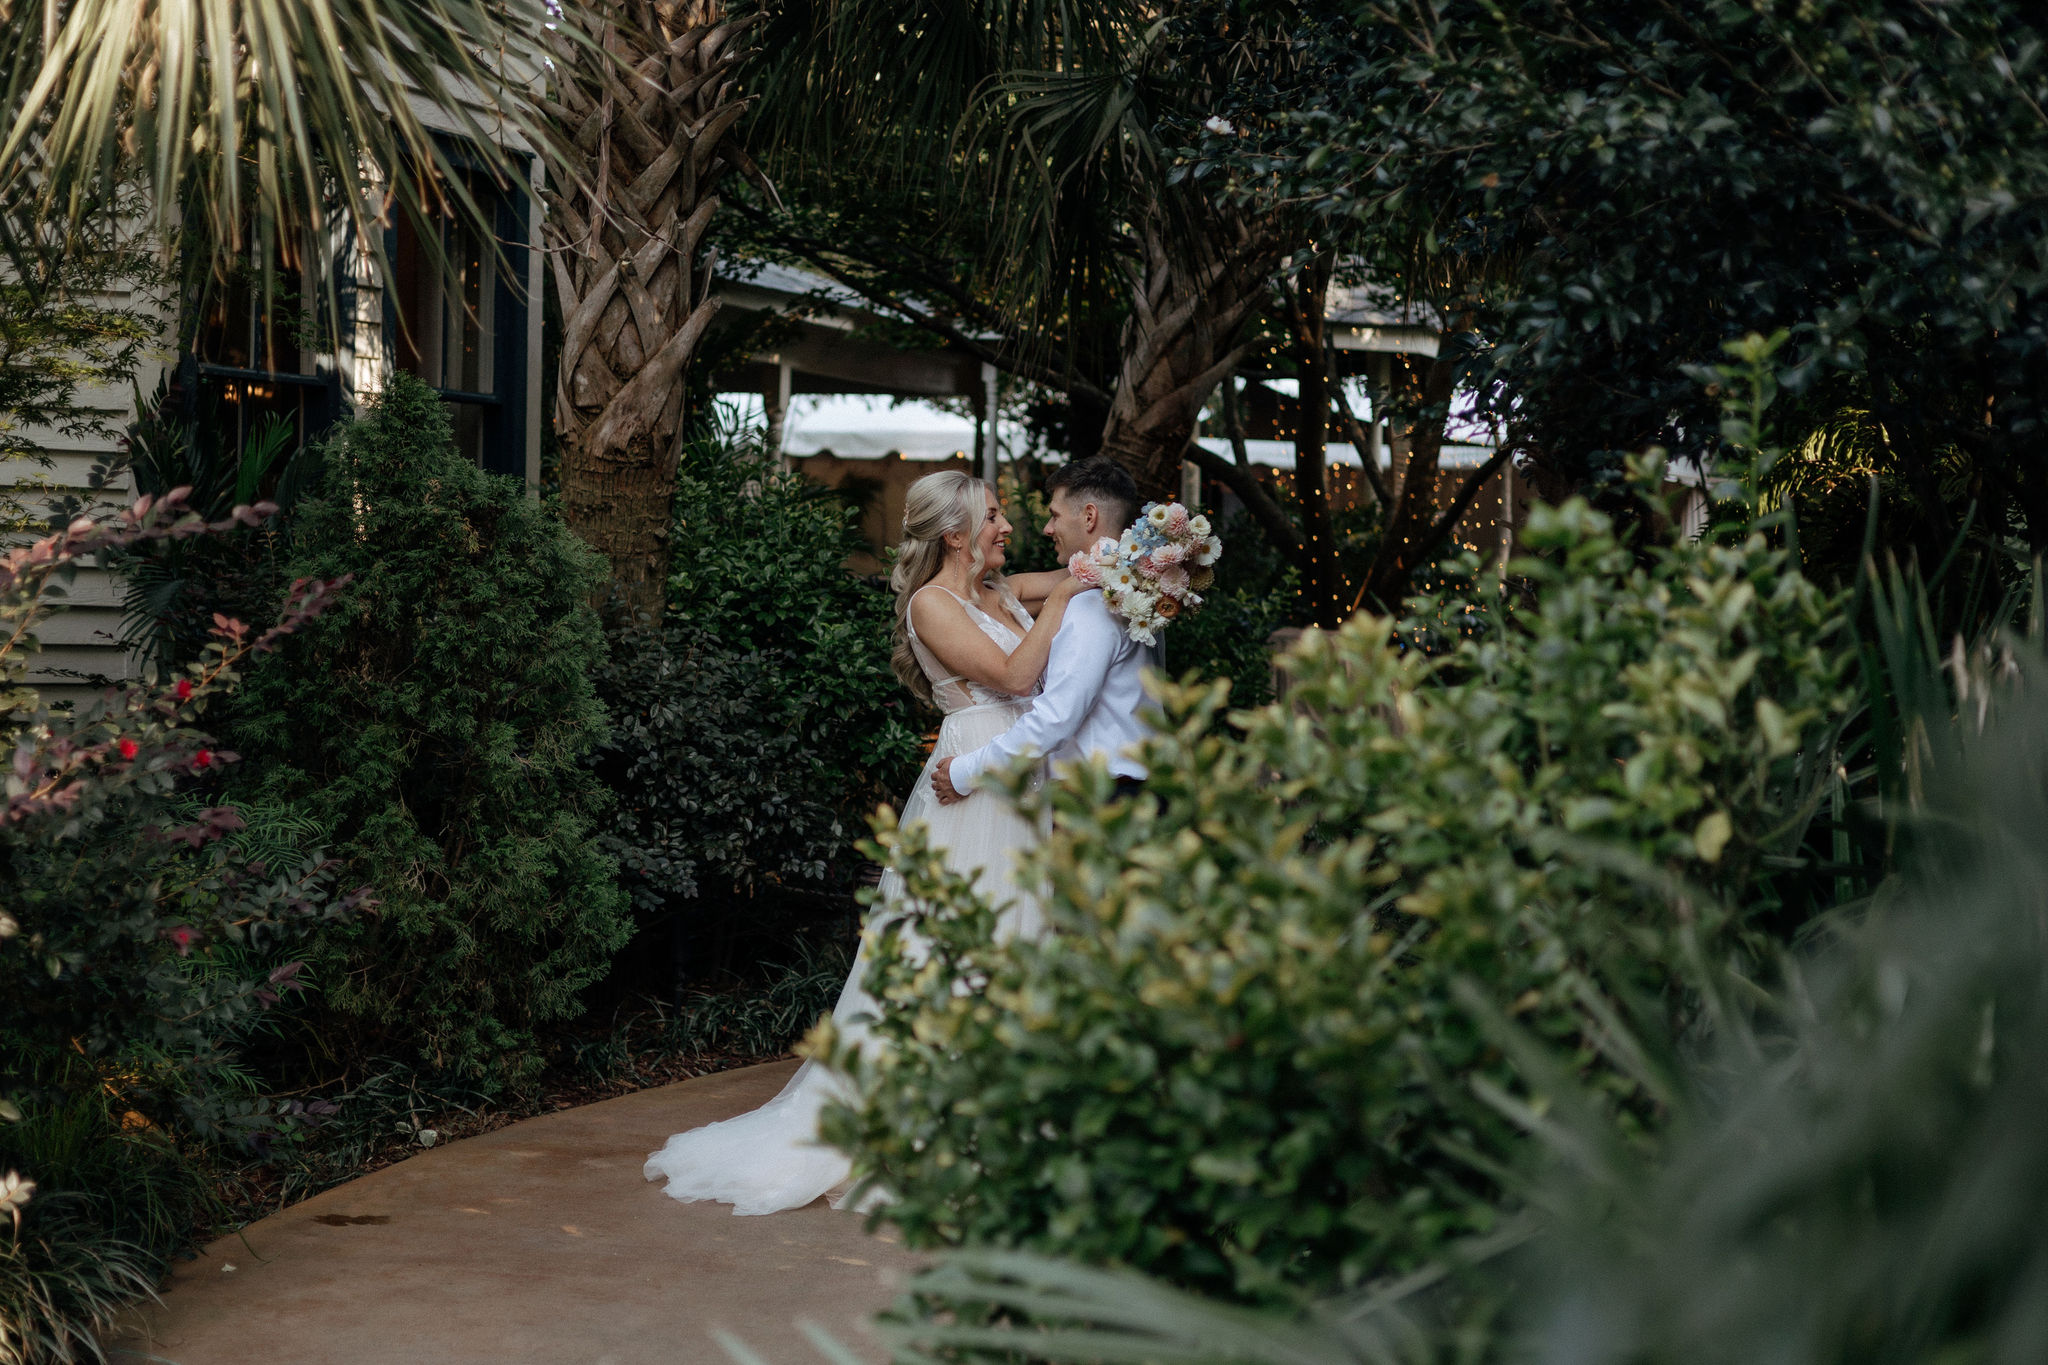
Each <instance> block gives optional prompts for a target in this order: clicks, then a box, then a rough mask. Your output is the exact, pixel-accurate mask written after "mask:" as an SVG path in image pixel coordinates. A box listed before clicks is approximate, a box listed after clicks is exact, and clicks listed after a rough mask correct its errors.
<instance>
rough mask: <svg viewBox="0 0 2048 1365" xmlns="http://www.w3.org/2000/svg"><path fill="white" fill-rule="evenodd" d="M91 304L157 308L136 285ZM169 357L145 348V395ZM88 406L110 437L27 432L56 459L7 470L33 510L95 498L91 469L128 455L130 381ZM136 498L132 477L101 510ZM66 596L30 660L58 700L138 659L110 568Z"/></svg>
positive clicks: (35, 676) (90, 389) (34, 675)
mask: <svg viewBox="0 0 2048 1365" xmlns="http://www.w3.org/2000/svg"><path fill="white" fill-rule="evenodd" d="M91 302H94V303H97V304H100V305H102V306H105V307H109V308H136V307H143V308H147V307H151V306H152V301H151V300H150V299H149V298H148V297H147V296H145V295H138V294H137V293H135V292H134V291H130V290H110V291H106V292H103V293H99V294H95V295H93V296H91ZM169 359H170V347H169V342H168V339H166V341H165V344H163V345H162V346H158V347H154V348H149V349H148V350H146V351H145V352H144V356H143V362H142V365H141V367H140V369H139V370H138V371H137V373H136V376H135V383H136V384H137V385H139V386H140V387H141V390H142V392H144V393H145V394H146V393H150V392H153V391H154V390H155V388H156V385H157V381H158V380H159V379H160V378H161V376H162V374H163V369H164V365H165V364H166V363H167V362H168V361H169ZM77 398H78V401H79V403H80V404H81V406H84V407H87V408H89V409H92V410H94V411H96V412H98V413H99V414H101V416H102V419H103V424H104V425H105V427H106V428H107V432H108V434H107V435H104V436H92V437H76V436H66V435H63V434H61V433H59V432H55V431H51V430H48V429H42V430H38V429H36V428H34V427H30V428H27V429H25V430H24V431H23V432H22V433H21V434H22V435H23V437H24V438H25V439H27V440H28V441H30V442H32V443H33V444H34V445H35V446H36V447H37V448H38V449H40V450H41V451H42V452H43V453H44V454H46V455H47V456H49V457H50V460H51V466H50V467H48V468H45V467H43V466H42V465H41V464H39V463H37V462H35V461H33V460H31V459H22V460H18V461H14V462H12V467H11V468H8V469H6V470H5V471H4V473H0V477H7V478H8V479H9V481H10V482H11V483H12V484H13V485H14V488H15V492H16V495H17V496H18V497H20V499H21V501H22V503H23V504H24V505H25V506H27V507H28V508H29V509H30V510H31V511H32V512H36V513H38V514H41V513H42V512H43V511H45V510H47V509H48V508H49V507H50V505H51V504H52V502H54V501H56V500H60V499H62V498H65V497H76V498H79V499H82V500H85V499H94V498H95V495H94V494H93V493H92V492H91V489H90V483H91V478H92V468H93V466H94V465H96V464H102V463H106V462H108V461H111V460H113V459H115V458H117V457H118V456H119V455H120V453H121V441H122V434H123V432H124V431H125V430H126V428H127V427H128V426H129V424H130V423H132V422H133V421H134V420H135V389H134V388H133V387H130V386H128V385H119V386H116V385H111V384H105V385H102V384H94V385H86V386H82V387H81V388H80V389H79V390H78V391H77ZM133 497H134V486H133V482H132V480H130V479H129V478H128V476H127V475H125V474H124V475H122V476H121V478H120V479H119V480H118V481H116V482H115V483H114V484H113V485H111V486H109V487H108V488H105V489H102V490H101V491H100V493H99V494H98V495H97V496H96V506H97V509H98V510H99V511H101V512H106V511H112V510H114V509H117V508H120V507H124V506H126V505H127V504H128V503H129V502H130V501H131V500H132V499H133ZM61 586H62V588H63V596H62V597H61V598H58V597H57V596H56V594H55V593H54V592H53V594H52V600H53V601H61V603H62V604H63V610H61V611H59V612H57V613H55V614H53V615H52V616H50V617H48V618H47V619H46V620H45V621H44V623H43V626H42V628H41V629H40V630H39V631H37V632H36V634H37V638H38V640H39V642H40V644H41V645H42V649H41V650H40V651H39V652H38V653H37V654H36V656H35V658H34V659H33V661H32V662H31V664H30V668H29V674H28V681H29V682H30V684H31V685H33V686H35V687H37V688H39V689H41V690H42V691H43V692H44V694H45V695H46V696H49V697H51V698H53V699H76V698H79V697H83V696H86V695H89V694H91V693H92V692H94V691H96V690H97V689H96V687H94V686H93V685H92V684H91V683H89V682H87V681H86V679H88V678H92V677H105V678H110V679H120V678H125V677H129V676H132V675H133V673H134V672H135V662H134V660H133V659H132V658H131V657H130V655H129V652H128V651H127V650H125V649H123V648H122V647H121V633H122V632H121V584H120V581H119V579H118V577H117V576H116V575H115V574H114V573H113V572H112V571H111V570H107V569H102V568H97V567H91V566H87V567H84V568H82V569H81V570H80V571H79V573H78V576H77V578H76V579H74V580H73V581H72V582H71V583H70V584H69V585H61Z"/></svg>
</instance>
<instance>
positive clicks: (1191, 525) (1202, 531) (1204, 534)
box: [1188, 513, 1209, 540]
mask: <svg viewBox="0 0 2048 1365" xmlns="http://www.w3.org/2000/svg"><path fill="white" fill-rule="evenodd" d="M1188 534H1189V535H1191V536H1193V537H1194V538H1195V539H1196V540H1205V539H1207V538H1208V535H1209V519H1208V518H1207V517H1205V516H1203V515H1201V514H1200V513H1196V514H1195V516H1194V517H1192V518H1191V519H1190V520H1189V521H1188Z"/></svg>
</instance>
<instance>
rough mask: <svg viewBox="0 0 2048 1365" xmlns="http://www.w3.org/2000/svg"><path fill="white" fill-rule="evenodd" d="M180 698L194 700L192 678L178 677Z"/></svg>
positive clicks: (180, 699)
mask: <svg viewBox="0 0 2048 1365" xmlns="http://www.w3.org/2000/svg"><path fill="white" fill-rule="evenodd" d="M178 700H179V701H190V700H192V680H191V679H190V678H180V679H178Z"/></svg>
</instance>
